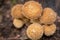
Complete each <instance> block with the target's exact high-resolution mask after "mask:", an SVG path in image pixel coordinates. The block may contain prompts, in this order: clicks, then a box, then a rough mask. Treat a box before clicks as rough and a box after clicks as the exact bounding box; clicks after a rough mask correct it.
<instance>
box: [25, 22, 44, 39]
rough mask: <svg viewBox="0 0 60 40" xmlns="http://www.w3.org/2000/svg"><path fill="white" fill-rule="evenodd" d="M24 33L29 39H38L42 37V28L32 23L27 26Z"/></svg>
mask: <svg viewBox="0 0 60 40" xmlns="http://www.w3.org/2000/svg"><path fill="white" fill-rule="evenodd" d="M26 33H27V36H28V37H29V38H30V39H33V40H37V39H40V38H41V37H42V36H43V27H42V26H41V25H40V24H39V23H33V24H31V25H30V26H28V28H27V31H26Z"/></svg>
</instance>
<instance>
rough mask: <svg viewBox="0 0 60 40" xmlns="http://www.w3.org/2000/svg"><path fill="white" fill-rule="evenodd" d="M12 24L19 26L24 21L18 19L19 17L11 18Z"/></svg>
mask: <svg viewBox="0 0 60 40" xmlns="http://www.w3.org/2000/svg"><path fill="white" fill-rule="evenodd" d="M13 25H14V26H15V27H16V28H21V27H22V26H23V25H24V22H23V21H22V20H19V19H14V20H13Z"/></svg>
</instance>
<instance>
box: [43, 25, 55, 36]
mask: <svg viewBox="0 0 60 40" xmlns="http://www.w3.org/2000/svg"><path fill="white" fill-rule="evenodd" d="M55 32H56V25H55V24H52V25H49V26H48V25H45V26H44V34H45V35H46V36H51V35H53V34H54V33H55Z"/></svg>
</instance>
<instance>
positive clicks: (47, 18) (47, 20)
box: [40, 8, 57, 24]
mask: <svg viewBox="0 0 60 40" xmlns="http://www.w3.org/2000/svg"><path fill="white" fill-rule="evenodd" d="M56 17H57V14H56V12H54V10H53V9H51V8H45V9H44V11H43V15H42V17H41V18H40V23H44V24H52V23H54V22H55V21H56Z"/></svg>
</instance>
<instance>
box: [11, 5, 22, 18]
mask: <svg viewBox="0 0 60 40" xmlns="http://www.w3.org/2000/svg"><path fill="white" fill-rule="evenodd" d="M22 6H23V5H22V4H16V5H15V6H13V7H12V9H11V16H12V17H13V18H22Z"/></svg>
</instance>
